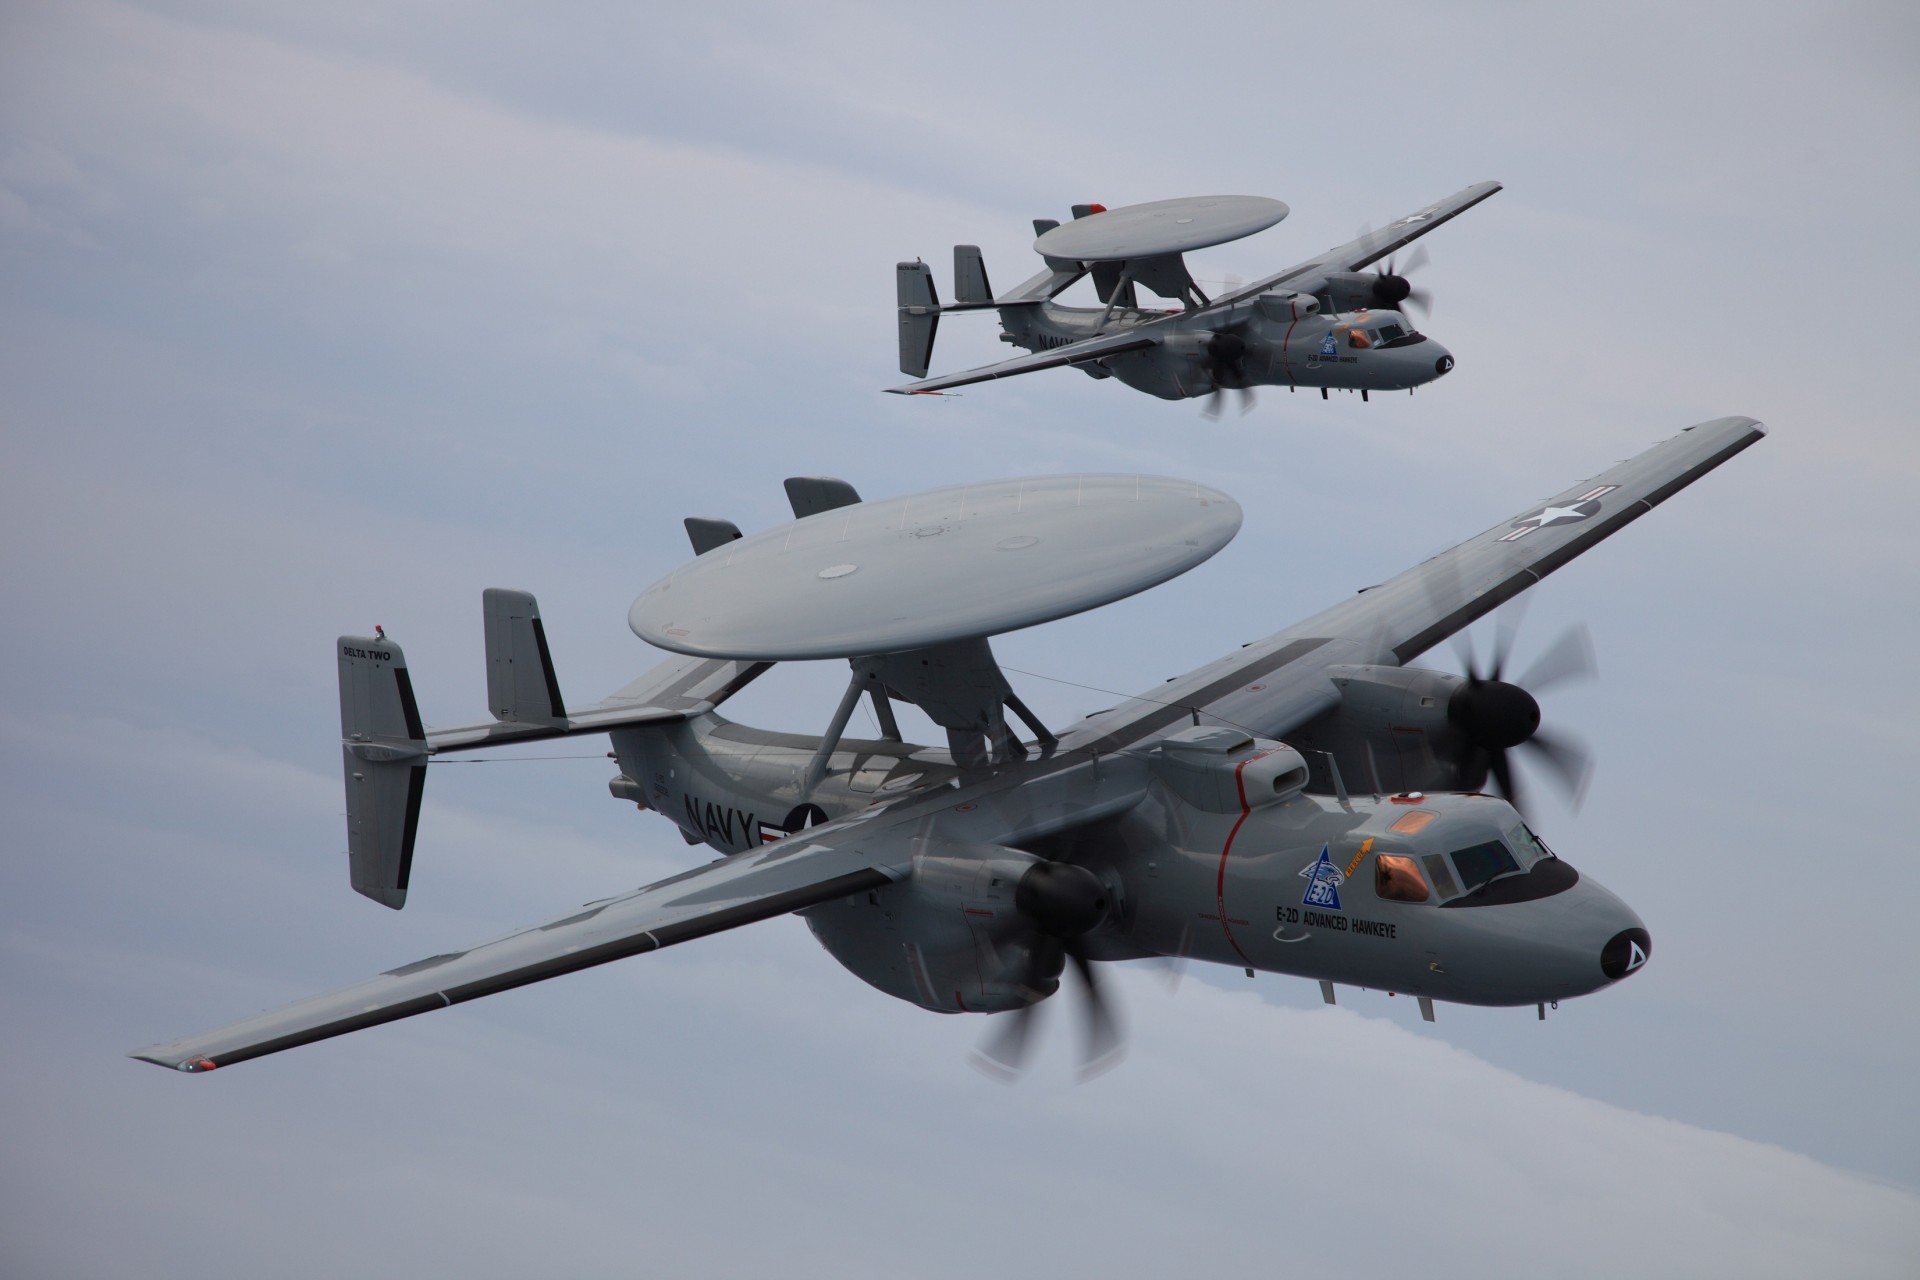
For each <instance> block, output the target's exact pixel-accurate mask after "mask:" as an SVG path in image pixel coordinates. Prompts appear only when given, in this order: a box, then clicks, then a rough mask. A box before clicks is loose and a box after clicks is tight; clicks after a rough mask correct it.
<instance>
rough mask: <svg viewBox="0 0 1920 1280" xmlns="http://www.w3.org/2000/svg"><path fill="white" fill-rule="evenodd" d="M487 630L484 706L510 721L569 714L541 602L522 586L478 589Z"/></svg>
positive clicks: (554, 720) (546, 720)
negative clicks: (551, 650)
mask: <svg viewBox="0 0 1920 1280" xmlns="http://www.w3.org/2000/svg"><path fill="white" fill-rule="evenodd" d="M480 609H481V613H482V614H483V615H484V618H485V622H486V634H487V707H488V709H489V710H491V711H492V712H493V716H494V719H496V720H504V721H507V722H508V723H511V724H551V725H557V724H560V723H562V722H564V721H565V720H566V718H567V704H566V703H565V702H564V701H563V700H562V699H561V697H560V681H559V680H558V679H557V678H556V677H555V676H554V674H553V656H552V655H551V654H549V653H548V652H547V631H546V628H545V627H544V626H542V625H541V622H540V604H539V602H538V601H536V600H535V599H534V598H533V596H532V595H531V594H529V593H528V592H525V591H512V590H509V589H507V588H506V587H488V588H487V589H486V590H485V591H484V592H482V593H481V595H480Z"/></svg>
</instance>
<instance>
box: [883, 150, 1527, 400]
mask: <svg viewBox="0 0 1920 1280" xmlns="http://www.w3.org/2000/svg"><path fill="white" fill-rule="evenodd" d="M1498 190H1500V184H1499V183H1497V182H1481V183H1476V184H1475V185H1473V186H1471V187H1468V188H1466V189H1465V190H1463V191H1459V192H1456V193H1455V194H1453V195H1451V196H1448V197H1447V198H1446V199H1444V200H1440V201H1436V202H1435V203H1433V204H1430V205H1427V206H1426V207H1425V208H1422V209H1416V210H1415V211H1414V212H1412V213H1410V214H1407V215H1406V216H1405V217H1403V218H1397V219H1395V220H1394V221H1393V222H1390V223H1388V224H1387V225H1386V226H1384V227H1382V228H1381V229H1380V230H1379V231H1377V232H1376V231H1366V232H1362V233H1361V235H1360V237H1359V238H1358V239H1357V240H1354V241H1352V242H1350V243H1348V244H1344V245H1341V246H1339V247H1338V248H1335V249H1329V250H1327V251H1326V252H1325V253H1323V254H1321V255H1319V256H1318V257H1316V258H1311V259H1309V260H1307V261H1306V262H1302V263H1300V264H1299V265H1297V266H1293V267H1289V268H1287V269H1286V270H1285V271H1282V272H1279V273H1277V274H1275V275H1271V276H1267V277H1265V278H1264V279H1261V280H1256V281H1254V282H1253V283H1252V284H1249V285H1246V286H1243V287H1236V288H1232V289H1229V290H1227V291H1225V292H1223V293H1222V294H1221V295H1220V296H1218V297H1215V298H1209V297H1207V295H1206V294H1204V293H1202V292H1201V291H1200V287H1199V286H1198V285H1197V284H1195V283H1194V280H1193V277H1192V276H1191V275H1189V274H1188V272H1187V267H1186V262H1185V259H1184V257H1183V256H1182V255H1184V254H1186V253H1189V252H1192V251H1193V250H1196V249H1205V248H1209V247H1211V246H1213V245H1219V244H1225V243H1227V242H1229V241H1232V240H1238V239H1240V238H1241V237H1243V236H1249V235H1252V234H1254V233H1255V232H1258V231H1264V230H1266V229H1267V228H1268V227H1271V226H1273V225H1274V224H1275V223H1277V222H1279V221H1280V220H1281V219H1282V218H1284V217H1286V216H1287V212H1288V210H1287V206H1286V205H1284V204H1282V203H1281V202H1280V201H1278V200H1270V199H1267V198H1265V197H1263V196H1194V197H1189V198H1185V199H1180V200H1156V201H1153V202H1152V203H1149V204H1136V205H1128V206H1126V207H1125V208H1120V209H1106V208H1103V207H1102V206H1100V205H1097V204H1086V205H1075V206H1074V208H1073V217H1074V220H1073V221H1072V222H1069V223H1067V224H1066V225H1064V226H1063V225H1061V224H1060V223H1059V222H1057V221H1055V220H1053V219H1050V218H1047V219H1035V220H1034V224H1033V229H1034V234H1035V235H1036V236H1037V237H1038V238H1037V239H1035V240H1034V242H1033V248H1034V252H1035V253H1038V254H1039V255H1040V256H1041V258H1042V259H1043V260H1044V262H1045V264H1046V267H1045V270H1043V271H1041V272H1040V274H1038V275H1036V276H1034V277H1033V278H1032V279H1030V280H1028V281H1027V282H1026V283H1024V284H1022V285H1020V286H1018V287H1017V288H1015V289H1013V290H1012V291H1011V292H1009V293H1005V294H1001V295H1000V296H999V297H995V296H994V294H993V290H992V288H991V286H989V285H988V283H987V269H986V265H985V263H984V262H983V261H982V259H981V256H980V250H979V248H978V246H975V245H968V244H962V245H955V246H954V249H953V291H954V301H952V302H950V303H946V304H944V305H943V304H942V303H941V302H940V299H939V295H938V293H937V291H936V290H935V287H934V283H933V272H932V270H931V269H930V268H929V267H928V266H927V264H926V263H924V262H919V261H915V262H902V263H900V264H899V266H898V267H897V268H896V269H895V285H896V289H897V292H898V299H899V318H900V372H902V373H904V374H907V375H909V376H911V377H914V378H918V379H920V381H918V382H909V383H907V384H906V385H904V386H898V387H889V388H888V390H890V391H894V392H897V393H899V394H901V395H932V394H936V393H940V392H943V391H946V390H947V389H949V388H952V387H961V386H966V385H967V384H969V383H974V382H987V381H990V380H992V379H995V378H1009V377H1012V376H1014V375H1015V374H1021V373H1033V372H1035V371H1037V370H1040V369H1057V368H1075V369H1079V370H1080V371H1081V372H1082V373H1086V374H1088V375H1090V376H1092V377H1094V378H1117V379H1119V380H1120V381H1121V382H1123V383H1125V384H1126V385H1127V386H1129V387H1132V388H1134V389H1135V390H1137V391H1145V392H1146V393H1148V394H1149V395H1155V396H1159V397H1160V398H1161V399H1163V400H1185V399H1189V398H1192V397H1214V398H1212V399H1209V400H1208V401H1207V404H1206V408H1207V412H1208V413H1209V414H1217V413H1218V412H1219V398H1218V395H1217V393H1219V392H1221V391H1227V390H1233V391H1237V392H1239V393H1240V396H1241V411H1242V412H1245V411H1246V410H1247V409H1248V408H1250V407H1252V404H1253V388H1255V387H1258V386H1281V387H1287V388H1289V389H1298V388H1301V387H1306V388H1315V387H1317V388H1319V390H1320V394H1321V397H1322V398H1325V396H1326V394H1327V392H1328V391H1329V390H1345V391H1358V392H1359V393H1360V395H1361V397H1362V398H1363V399H1364V398H1366V397H1367V396H1368V394H1369V393H1370V392H1374V391H1411V390H1413V388H1415V387H1418V386H1423V385H1425V384H1426V383H1429V382H1432V381H1433V380H1434V379H1435V378H1438V377H1440V376H1441V375H1443V374H1445V373H1446V372H1447V371H1448V370H1450V369H1452V368H1453V355H1452V353H1451V352H1449V351H1448V350H1447V349H1446V348H1445V347H1443V346H1441V345H1440V344H1439V343H1438V342H1435V341H1433V340H1432V339H1430V338H1428V337H1427V336H1426V335H1425V334H1423V333H1421V332H1420V331H1419V330H1418V329H1417V328H1415V327H1414V323H1413V320H1412V318H1411V317H1410V316H1409V315H1408V313H1407V304H1408V303H1413V304H1416V305H1420V306H1422V307H1423V308H1424V307H1427V306H1429V305H1430V300H1429V299H1428V298H1427V296H1426V295H1425V294H1424V293H1423V292H1422V291H1421V290H1419V289H1416V288H1415V287H1414V285H1413V283H1412V282H1411V281H1410V280H1408V279H1407V276H1408V275H1410V274H1411V273H1412V272H1414V271H1416V270H1418V269H1419V267H1420V266H1421V265H1422V264H1423V263H1424V262H1425V261H1426V247H1425V246H1424V245H1422V246H1421V247H1420V248H1419V249H1416V250H1415V251H1414V253H1413V255H1412V256H1411V257H1410V258H1408V260H1407V261H1406V263H1405V264H1404V265H1400V264H1396V262H1395V260H1394V258H1393V257H1392V255H1394V254H1396V253H1398V252H1399V251H1400V250H1402V249H1404V248H1405V247H1406V246H1408V245H1410V244H1412V243H1413V242H1414V241H1415V240H1418V239H1419V238H1420V237H1421V236H1424V235H1425V234H1426V233H1427V232H1429V231H1431V230H1433V229H1434V228H1435V227H1437V226H1439V225H1440V224H1441V223H1443V222H1447V221H1449V220H1450V219H1452V218H1455V217H1457V216H1459V215H1460V214H1462V213H1464V212H1466V211H1467V210H1468V209H1471V208H1472V207H1473V206H1474V205H1476V204H1479V203H1480V202H1481V201H1482V200H1485V199H1486V198H1487V197H1489V196H1491V195H1492V194H1493V193H1494V192H1496V191H1498ZM1382 259H1385V262H1384V263H1383V264H1382V265H1381V266H1379V267H1378V268H1377V269H1375V270H1368V268H1369V267H1373V266H1374V264H1375V263H1380V262H1381V260H1382ZM1087 276H1091V277H1092V278H1093V285H1094V289H1095V292H1096V293H1097V294H1098V297H1099V300H1100V302H1101V303H1102V304H1103V305H1101V306H1098V307H1071V306H1065V305H1062V304H1060V303H1057V302H1055V301H1054V299H1055V298H1057V297H1059V296H1060V295H1061V294H1062V293H1064V292H1065V291H1066V290H1067V289H1068V288H1070V287H1072V286H1073V285H1074V284H1075V283H1077V282H1078V281H1080V280H1081V279H1083V278H1085V277H1087ZM1141 289H1146V290H1147V291H1149V292H1151V293H1154V294H1157V295H1159V296H1160V297H1162V298H1170V299H1173V300H1174V301H1177V302H1178V303H1179V304H1180V306H1179V307H1178V308H1177V309H1172V310H1169V309H1166V308H1162V307H1151V306H1144V307H1143V306H1142V305H1141V304H1140V299H1139V291H1140V290H1141ZM987 309H992V310H994V311H997V312H998V313H999V316H1000V327H1001V334H1000V339H1001V341H1003V342H1010V343H1012V344H1013V345H1014V346H1016V347H1022V348H1024V349H1026V350H1027V351H1029V352H1031V353H1032V354H1031V355H1024V356H1015V357H1014V358H1012V359H1010V360H1003V361H1001V362H999V363H998V364H990V365H983V366H981V367H980V368H978V369H969V370H967V371H966V372H964V373H950V374H945V375H942V376H941V377H937V378H929V377H927V369H928V365H929V362H930V361H931V360H932V358H933V340H934V335H935V334H936V332H937V331H938V329H939V323H940V317H941V316H943V315H945V314H947V313H949V312H954V311H982V310H987Z"/></svg>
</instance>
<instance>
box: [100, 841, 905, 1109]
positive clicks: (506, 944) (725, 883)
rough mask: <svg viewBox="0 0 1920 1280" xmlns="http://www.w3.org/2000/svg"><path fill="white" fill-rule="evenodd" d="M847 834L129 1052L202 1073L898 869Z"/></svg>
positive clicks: (787, 906)
mask: <svg viewBox="0 0 1920 1280" xmlns="http://www.w3.org/2000/svg"><path fill="white" fill-rule="evenodd" d="M853 843H854V842H851V841H845V840H843V841H840V842H838V844H837V845H836V846H828V845H825V844H819V843H810V842H805V841H802V840H786V841H781V842H779V843H777V844H772V845H769V846H767V847H766V848H764V849H755V850H751V851H749V852H747V853H741V854H735V855H734V856H732V857H730V858H723V859H721V860H720V861H718V862H713V863H709V864H708V865H706V866H704V867H701V868H699V869H697V870H694V871H690V872H686V873H684V874H682V875H677V876H671V877H669V878H668V879H665V880H662V881H659V882H658V883H656V884H651V885H648V886H646V887H645V888H643V889H638V890H635V891H634V892H633V893H630V894H626V895H625V896H623V897H618V898H611V899H608V900H607V901H605V902H601V903H591V904H589V905H587V906H586V907H584V908H582V909H580V910H579V911H576V912H574V913H572V914H571V915H567V916H563V917H561V918H560V919H557V920H551V921H548V922H547V923H546V924H542V925H536V926H534V927H533V928H531V929H523V930H521V931H520V932H518V933H513V934H509V935H507V936H506V937H504V938H497V939H495V940H494V941H492V942H486V943H482V944H481V945H479V946H477V947H473V948H470V949H468V950H466V951H453V952H448V953H446V954H444V955H437V956H429V957H428V958H427V959H425V960H417V961H415V962H414V963H412V964H406V965H401V966H400V967H399V968H397V969H389V970H387V971H386V972H385V973H382V974H380V975H378V976H377V977H373V978H369V979H368V980H367V981H365V982H361V983H358V984H356V985H354V986H351V987H346V988H343V989H341V990H339V991H335V992H332V993H330V994H327V995H322V996H314V997H312V998H311V999H307V1000H302V1001H299V1002H298V1003H296V1004H291V1005H287V1006H286V1007H284V1008H281V1009H276V1010H272V1011H270V1012H267V1013H262V1014H259V1015H257V1016H255V1017H252V1018H248V1019H246V1020H244V1021H241V1022H236V1023H233V1024H232V1025H230V1026H226V1027H222V1028H220V1029H219V1030H217V1031H210V1032H207V1033H206V1034H204V1035H198V1036H190V1037H188V1038H186V1039H184V1040H175V1041H173V1042H172V1043H170V1044H160V1045H153V1046H151V1047H149V1048H146V1049H140V1050H137V1051H136V1052H134V1053H132V1054H131V1055H129V1056H131V1057H135V1058H139V1059H141V1060H142V1061H144V1062H152V1063H157V1064H158V1065H160V1066H163V1067H171V1068H173V1069H175V1070H177V1071H190V1072H193V1071H211V1070H213V1069H214V1068H216V1067H225V1066H230V1065H232V1064H233V1063H236V1062H245V1061H246V1060H247V1059H249V1058H258V1057H261V1056H263V1055H265V1054H269V1053H278V1052H280V1051H281V1050H282V1049H291V1048H294V1047H296V1046H298V1045H303V1044H311V1043H312V1042H314V1041H315V1040H325V1039H328V1038H329V1037H332V1036H337V1035H344V1034H345V1033H347V1032H349V1031H358V1030H361V1029H362V1028H364V1027H372V1026H378V1025H379V1024H380V1023H383V1022H393V1021H395V1020H397V1019H400V1018H410V1017H412V1016H414V1015H415V1014H419V1013H428V1012H431V1011H432V1010H434V1009H443V1008H445V1007H446V1006H448V1005H451V1004H460V1003H461V1002H463V1001H467V1000H475V999H478V998H479V997H481V996H488V995H493V994H494V993H495V992H499V991H506V990H510V989H511V988H513V987H520V986H525V985H526V984H528V983H530V982H541V981H544V980H546V979H548V978H555V977H558V976H560V975H561V974H563V973H572V972H574V971H576V970H579V969H588V968H592V967H593V966H595V965H600V964H606V963H607V962H608V961H611V960H619V959H623V958H625V957H627V956H632V955H640V954H642V953H644V952H648V951H658V950H660V949H661V948H663V947H670V946H673V945H674V944H675V943H679V942H687V941H689V940H691V939H694V938H703V937H706V936H707V935H709V934H714V933H720V932H722V931H724V930H727V929H735V928H738V927H740V926H741V925H745V924H753V923H755V922H757V921H760V920H768V919H771V918H773V917H774V916H779V915H785V914H787V913H788V912H792V911H799V910H802V909H803V908H806V907H810V906H813V905H815V904H817V903H821V902H828V901H831V900H832V899H835V898H842V897H847V896H849V895H852V894H856V893H863V892H865V891H867V890H869V889H876V888H879V887H880V886H882V885H885V884H889V883H891V882H892V881H894V880H897V879H899V878H901V877H902V876H904V875H905V874H906V870H907V867H908V865H909V863H908V861H907V859H906V858H905V856H901V857H899V858H893V859H885V858H875V857H871V856H869V855H868V854H866V853H863V852H861V851H860V850H859V849H857V848H854V847H852V846H853Z"/></svg>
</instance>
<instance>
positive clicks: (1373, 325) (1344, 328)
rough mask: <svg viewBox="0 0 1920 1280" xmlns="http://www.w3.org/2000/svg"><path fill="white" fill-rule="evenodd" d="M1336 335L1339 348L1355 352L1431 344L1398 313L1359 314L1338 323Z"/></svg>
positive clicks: (1362, 312)
mask: <svg viewBox="0 0 1920 1280" xmlns="http://www.w3.org/2000/svg"><path fill="white" fill-rule="evenodd" d="M1333 332H1334V335H1335V341H1336V343H1337V344H1338V345H1340V346H1344V347H1347V348H1349V349H1351V350H1354V351H1367V350H1387V349H1390V348H1393V347H1410V346H1413V345H1414V344H1415V343H1420V342H1425V341H1426V340H1427V336H1426V335H1425V334H1423V333H1421V332H1419V331H1418V330H1416V329H1415V328H1414V327H1413V321H1411V320H1409V319H1408V318H1407V317H1406V316H1404V315H1402V314H1401V313H1400V312H1398V311H1356V312H1354V313H1353V314H1352V315H1349V316H1342V317H1341V318H1340V319H1339V320H1337V321H1336V322H1335V323H1334V326H1333Z"/></svg>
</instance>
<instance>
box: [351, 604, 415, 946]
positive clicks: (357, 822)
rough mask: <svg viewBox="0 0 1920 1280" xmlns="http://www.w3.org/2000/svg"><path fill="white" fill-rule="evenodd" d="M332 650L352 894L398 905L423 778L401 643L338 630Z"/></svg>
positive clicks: (404, 885) (403, 897) (404, 893)
mask: <svg viewBox="0 0 1920 1280" xmlns="http://www.w3.org/2000/svg"><path fill="white" fill-rule="evenodd" d="M334 649H335V652H336V654H337V655H338V657H339V661H340V754H341V761H342V764H343V766H344V768H345V771H346V784H347V864H348V869H349V872H350V874H351V876H352V880H353V888H354V891H355V892H356V893H362V894H365V895H366V896H367V897H369V898H372V899H373V900H374V901H375V902H378V903H380V904H381V905H383V906H388V907H392V908H394V909H395V910H396V911H397V910H399V909H400V908H401V907H403V906H405V905H406V903H407V879H408V876H409V874H410V872H411V871H412V867H413V837H414V833H415V831H416V830H418V828H419V825H420V799H421V796H422V795H423V794H424V792H425V790H426V784H427V741H426V738H427V731H426V729H425V728H424V727H423V726H422V725H421V723H420V708H419V707H418V706H417V705H415V703H414V699H413V683H412V681H411V680H409V679H408V678H407V657H406V654H404V653H403V652H401V649H400V646H399V645H397V644H395V643H394V642H393V641H391V640H389V639H387V638H386V636H385V635H384V634H383V633H380V631H379V629H378V628H375V634H374V635H371V636H341V637H340V639H339V640H338V641H337V642H336V643H335V646H334Z"/></svg>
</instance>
